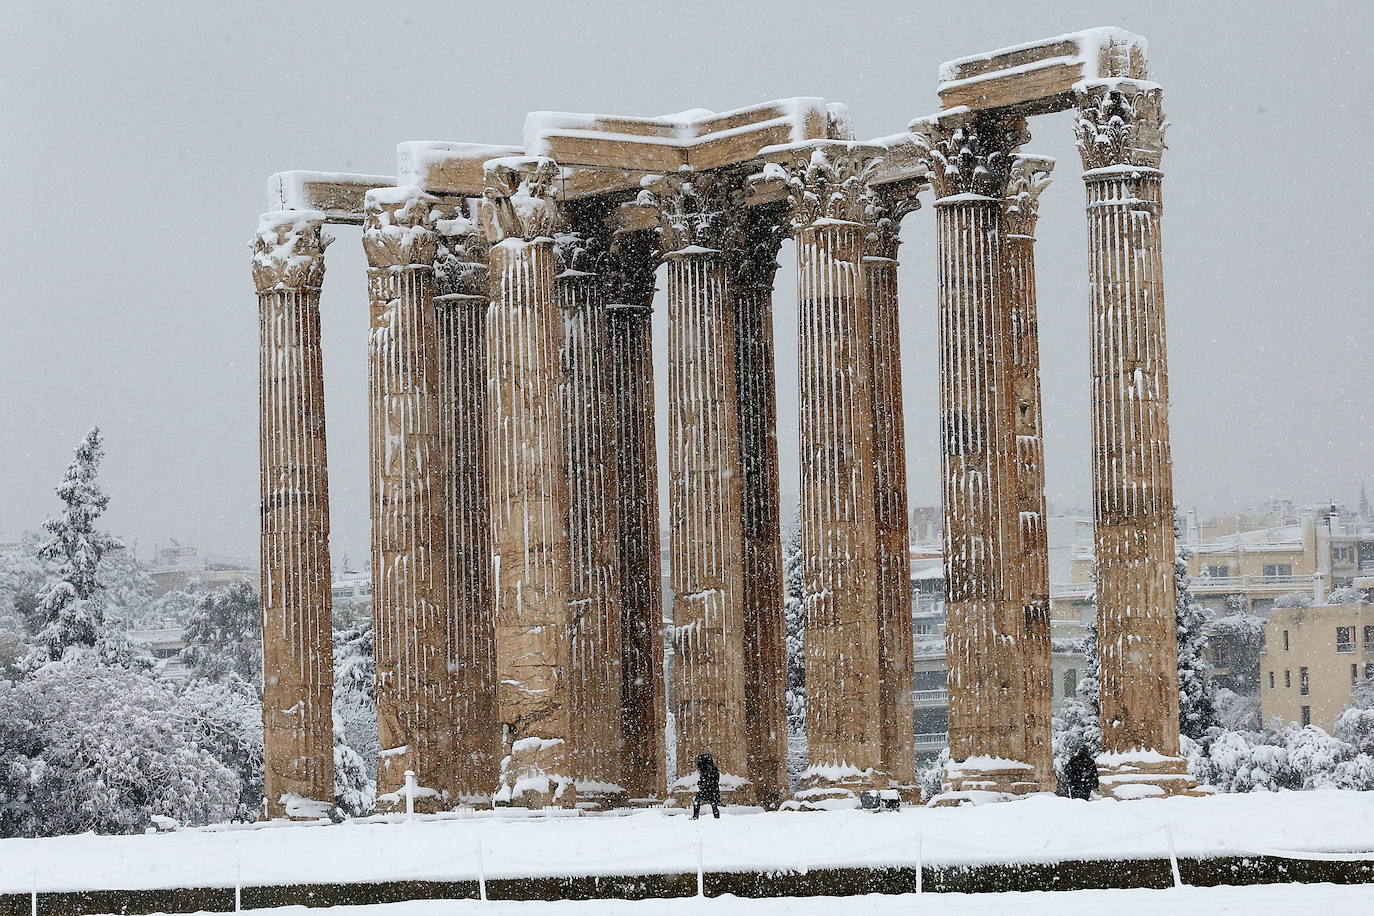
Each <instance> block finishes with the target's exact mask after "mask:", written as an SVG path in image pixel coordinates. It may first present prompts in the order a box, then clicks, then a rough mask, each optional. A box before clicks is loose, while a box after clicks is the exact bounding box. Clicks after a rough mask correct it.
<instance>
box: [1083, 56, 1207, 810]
mask: <svg viewBox="0 0 1374 916" xmlns="http://www.w3.org/2000/svg"><path fill="white" fill-rule="evenodd" d="M1078 102H1079V117H1078V121H1077V125H1076V126H1077V134H1078V142H1079V151H1080V153H1081V154H1082V157H1083V164H1084V167H1085V169H1086V171H1085V173H1084V179H1085V181H1086V183H1087V192H1088V205H1087V208H1088V242H1089V284H1090V288H1091V311H1090V315H1091V329H1092V333H1091V348H1092V349H1091V369H1092V395H1093V397H1092V445H1093V465H1092V470H1093V516H1094V518H1093V520H1094V540H1095V544H1096V558H1097V605H1098V627H1099V633H1098V646H1099V656H1100V658H1099V661H1100V665H1101V673H1100V683H1101V704H1102V747H1103V751H1104V757H1102V758H1099V761H1098V762H1099V766H1101V767H1103V768H1104V777H1103V778H1104V783H1106V784H1107V788H1108V789H1110V788H1111V781H1112V780H1115V779H1117V778H1118V777H1116V776H1113V775H1112V774H1110V773H1109V772H1107V771H1109V770H1111V769H1114V768H1115V767H1116V766H1117V765H1118V764H1120V763H1123V762H1124V763H1130V762H1131V761H1129V760H1127V761H1122V760H1120V759H1113V758H1114V757H1116V756H1117V755H1127V756H1130V755H1132V754H1133V753H1135V752H1150V751H1153V752H1155V753H1156V754H1159V755H1163V756H1164V757H1166V758H1171V759H1172V760H1171V761H1170V765H1169V766H1167V767H1165V768H1167V769H1168V770H1169V772H1170V773H1173V774H1174V775H1175V777H1177V776H1178V774H1181V773H1182V772H1183V770H1182V768H1181V767H1180V765H1179V763H1178V761H1177V758H1178V755H1179V741H1178V657H1177V635H1176V623H1175V619H1174V602H1175V595H1174V576H1173V566H1174V529H1173V514H1174V499H1173V467H1172V457H1171V453H1170V443H1169V417H1168V405H1169V381H1168V361H1167V354H1166V349H1165V334H1164V286H1163V264H1162V261H1161V246H1160V225H1159V223H1160V215H1161V208H1162V200H1161V194H1160V190H1161V181H1162V178H1163V173H1162V172H1161V171H1160V170H1159V163H1160V157H1161V154H1162V152H1163V146H1164V144H1163V130H1164V124H1163V114H1162V111H1161V108H1160V92H1159V89H1158V88H1157V87H1153V85H1152V84H1148V83H1136V82H1135V81H1131V80H1120V81H1116V82H1114V83H1111V84H1107V83H1101V84H1088V85H1086V86H1084V87H1082V88H1081V89H1080V92H1079V100H1078ZM1154 762H1155V763H1158V761H1154ZM1157 768H1158V767H1157ZM1161 772H1163V769H1161ZM1120 779H1121V780H1123V781H1127V782H1130V781H1143V780H1137V777H1135V776H1132V775H1129V774H1128V775H1123V776H1121V777H1120ZM1153 781H1155V782H1159V783H1162V784H1163V785H1164V786H1165V791H1175V790H1178V788H1179V787H1182V786H1183V785H1184V782H1185V780H1183V779H1182V778H1174V779H1172V780H1164V779H1161V780H1153Z"/></svg>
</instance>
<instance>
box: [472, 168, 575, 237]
mask: <svg viewBox="0 0 1374 916" xmlns="http://www.w3.org/2000/svg"><path fill="white" fill-rule="evenodd" d="M483 175H484V178H485V179H486V190H485V192H484V193H483V196H484V197H485V202H484V203H483V205H482V226H483V228H484V229H485V230H486V233H487V240H488V241H490V242H492V243H493V244H494V243H496V242H501V241H504V240H506V239H524V240H525V241H527V242H528V241H533V240H534V239H537V238H550V239H551V238H553V237H554V235H555V234H556V233H557V232H558V231H559V230H560V229H562V228H563V227H564V226H565V225H566V220H565V218H564V215H563V211H562V209H561V208H560V207H559V206H558V202H557V201H556V200H555V199H554V194H555V192H556V190H557V187H558V177H559V170H558V163H556V162H554V161H553V160H552V159H549V158H546V157H544V156H503V157H501V158H499V159H489V160H487V162H486V163H485V164H484V166H483Z"/></svg>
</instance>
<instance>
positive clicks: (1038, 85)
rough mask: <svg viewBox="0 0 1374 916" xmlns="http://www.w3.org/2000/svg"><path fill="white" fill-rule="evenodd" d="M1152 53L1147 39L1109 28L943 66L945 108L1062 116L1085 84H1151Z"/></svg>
mask: <svg viewBox="0 0 1374 916" xmlns="http://www.w3.org/2000/svg"><path fill="white" fill-rule="evenodd" d="M1146 51H1147V48H1146V43H1145V39H1144V38H1142V37H1140V36H1139V35H1136V34H1133V33H1131V32H1128V31H1126V30H1125V29H1119V28H1115V27H1111V26H1105V27H1102V28H1096V29H1087V30H1085V31H1082V32H1071V33H1069V34H1067V35H1057V36H1055V37H1053V38H1043V39H1040V40H1039V41H1031V42H1027V43H1025V44H1020V45H1013V46H1012V47H1009V48H1001V49H999V50H996V51H989V52H987V53H985V54H975V55H972V56H970V57H961V58H958V59H957V60H951V61H946V62H945V63H943V64H941V65H940V86H939V93H940V105H941V107H943V108H945V109H950V108H957V107H960V106H966V107H968V108H970V109H973V110H975V111H976V110H983V109H988V108H1011V109H1015V110H1017V111H1018V112H1020V113H1025V114H1041V113H1044V112H1049V111H1060V110H1063V109H1065V108H1068V107H1070V106H1071V105H1072V104H1073V85H1074V83H1077V82H1079V81H1080V80H1091V79H1109V78H1114V77H1115V78H1126V79H1138V80H1143V79H1146V78H1147V76H1148V68H1147V66H1146Z"/></svg>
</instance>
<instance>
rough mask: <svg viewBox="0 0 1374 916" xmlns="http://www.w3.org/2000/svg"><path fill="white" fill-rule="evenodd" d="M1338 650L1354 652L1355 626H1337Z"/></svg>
mask: <svg viewBox="0 0 1374 916" xmlns="http://www.w3.org/2000/svg"><path fill="white" fill-rule="evenodd" d="M1336 651H1337V652H1354V651H1355V628H1354V627H1336Z"/></svg>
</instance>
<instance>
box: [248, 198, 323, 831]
mask: <svg viewBox="0 0 1374 916" xmlns="http://www.w3.org/2000/svg"><path fill="white" fill-rule="evenodd" d="M323 225H324V214H323V213H318V212H316V211H313V210H299V211H279V212H273V213H264V214H263V215H262V217H261V218H260V219H259V220H258V233H257V237H256V238H255V239H254V241H253V282H254V284H255V285H256V286H257V290H258V309H259V327H260V330H261V335H262V336H261V338H260V340H261V344H260V349H259V376H258V377H259V387H258V393H259V409H260V413H259V427H258V429H259V447H260V454H261V472H262V473H261V482H262V491H261V492H262V656H263V688H262V722H263V750H264V758H265V760H264V765H265V766H264V774H263V778H264V785H263V795H264V797H265V798H266V801H267V812H266V813H267V816H268V817H283V816H285V817H300V818H317V817H325V816H328V814H329V813H330V811H331V810H332V809H333V807H334V728H333V721H334V719H333V702H334V699H333V698H334V642H333V630H332V628H331V625H330V590H329V586H330V576H329V472H328V463H327V461H326V455H325V427H324V371H323V365H322V359H321V352H320V286H321V284H322V283H323V282H324V249H325V246H327V245H328V244H329V242H330V241H331V239H330V238H329V237H328V236H327V235H325V234H324V233H323V232H322V226H323Z"/></svg>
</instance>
